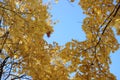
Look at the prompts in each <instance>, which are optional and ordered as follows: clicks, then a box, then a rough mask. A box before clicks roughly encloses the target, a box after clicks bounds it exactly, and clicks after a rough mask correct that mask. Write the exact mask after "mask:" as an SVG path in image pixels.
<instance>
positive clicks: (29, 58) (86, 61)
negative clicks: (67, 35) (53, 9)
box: [0, 0, 120, 80]
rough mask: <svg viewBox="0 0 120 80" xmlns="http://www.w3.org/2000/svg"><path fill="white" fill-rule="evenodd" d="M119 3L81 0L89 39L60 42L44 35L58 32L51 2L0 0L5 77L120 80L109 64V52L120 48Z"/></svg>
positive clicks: (0, 67) (0, 71)
mask: <svg viewBox="0 0 120 80" xmlns="http://www.w3.org/2000/svg"><path fill="white" fill-rule="evenodd" d="M55 1H57V2H58V4H59V1H58V0H55ZM70 1H71V2H74V1H75V0H70ZM114 2H115V1H114V0H80V1H79V3H78V6H80V7H81V8H82V9H83V13H84V14H86V18H85V19H84V20H83V24H82V29H83V30H84V32H85V33H86V37H87V39H86V40H85V41H83V42H79V41H77V40H72V41H71V42H68V43H66V44H65V46H60V45H58V43H57V42H54V43H53V44H48V43H47V41H45V40H44V39H43V36H44V35H47V36H48V37H50V35H51V34H52V32H53V31H54V30H53V27H52V25H53V24H54V21H52V19H51V17H52V16H54V15H52V16H51V14H50V13H49V12H48V10H49V6H50V3H49V2H48V4H43V2H42V0H0V79H2V80H15V79H21V80H116V77H115V75H114V74H112V73H111V72H110V68H109V65H110V64H111V59H110V53H114V52H115V51H116V50H118V49H119V47H120V45H119V43H118V41H117V39H116V37H115V35H120V0H116V4H115V3H114ZM70 27H72V26H70ZM113 28H115V29H116V32H117V34H115V33H114V31H113ZM66 65H67V66H66ZM72 72H75V73H76V74H75V76H73V77H72V78H71V77H70V76H69V74H71V73H72Z"/></svg>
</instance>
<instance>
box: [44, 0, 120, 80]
mask: <svg viewBox="0 0 120 80" xmlns="http://www.w3.org/2000/svg"><path fill="white" fill-rule="evenodd" d="M44 1H48V0H44ZM53 1H54V0H53ZM78 1H79V0H76V2H75V3H69V2H68V0H59V3H58V4H55V3H53V5H52V6H53V8H52V11H51V14H52V15H53V20H60V22H59V23H58V24H56V25H55V26H54V32H53V33H52V35H51V37H50V38H47V36H46V35H45V36H44V39H45V40H47V42H48V43H52V42H53V41H55V42H58V43H59V45H64V44H65V43H66V42H69V41H71V40H72V39H76V40H78V41H84V40H86V35H85V33H84V32H83V30H82V27H81V25H82V21H83V19H84V18H85V15H84V14H83V11H82V9H81V8H80V7H79V6H78V5H77V2H78ZM116 38H117V39H118V41H119V43H120V36H116ZM110 56H111V59H112V64H111V65H110V71H111V72H112V73H113V74H114V75H116V76H117V80H120V69H119V68H120V60H119V59H120V49H119V50H118V51H116V52H115V53H114V54H113V53H111V55H110Z"/></svg>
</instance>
